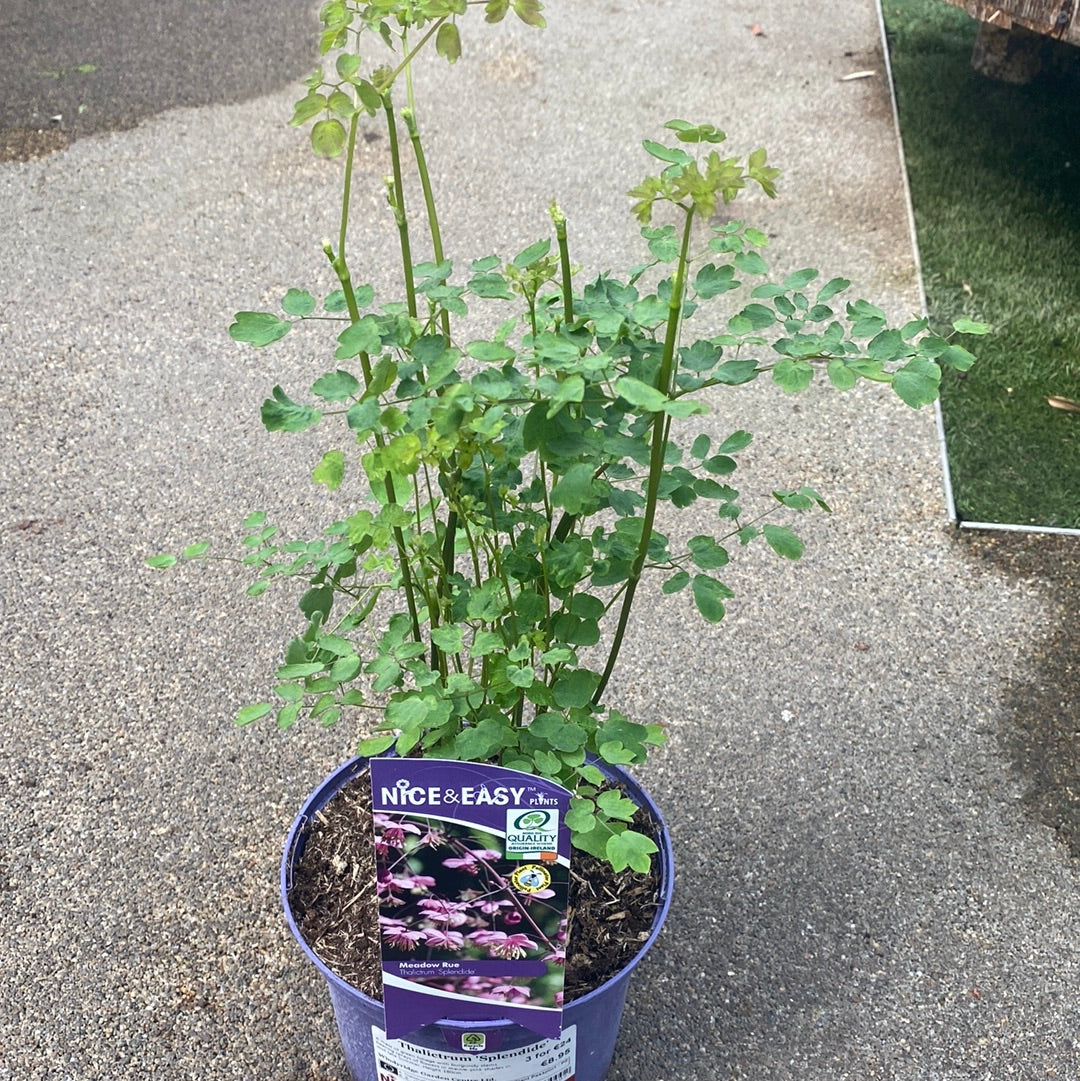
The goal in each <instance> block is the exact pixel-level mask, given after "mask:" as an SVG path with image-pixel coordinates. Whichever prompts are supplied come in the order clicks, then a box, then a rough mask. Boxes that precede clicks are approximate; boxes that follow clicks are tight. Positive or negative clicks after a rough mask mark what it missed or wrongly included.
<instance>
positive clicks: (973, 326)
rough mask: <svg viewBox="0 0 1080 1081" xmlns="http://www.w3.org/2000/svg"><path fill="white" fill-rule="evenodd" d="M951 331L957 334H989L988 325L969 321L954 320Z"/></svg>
mask: <svg viewBox="0 0 1080 1081" xmlns="http://www.w3.org/2000/svg"><path fill="white" fill-rule="evenodd" d="M953 330H955V331H956V333H957V334H989V333H990V324H989V323H976V322H974V321H973V320H971V319H956V320H954V321H953Z"/></svg>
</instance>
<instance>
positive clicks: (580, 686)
mask: <svg viewBox="0 0 1080 1081" xmlns="http://www.w3.org/2000/svg"><path fill="white" fill-rule="evenodd" d="M599 682H600V677H599V676H598V675H597V674H596V673H595V672H590V671H589V670H588V669H586V668H574V669H571V670H570V671H565V670H564V671H563V672H562V673H560V675H559V677H558V679H557V680H556V681H555V686H554V688H553V692H554V697H555V704H556V705H557V706H558V707H559V708H560V709H569V708H570V707H572V706H587V705H588V704H589V703H590V702H591V701H592V696H593V694H594V693H595V691H596V688H597V685H598V684H599Z"/></svg>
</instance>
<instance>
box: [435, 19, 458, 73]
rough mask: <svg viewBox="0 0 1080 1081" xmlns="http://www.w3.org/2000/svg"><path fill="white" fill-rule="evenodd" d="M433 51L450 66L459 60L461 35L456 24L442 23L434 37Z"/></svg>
mask: <svg viewBox="0 0 1080 1081" xmlns="http://www.w3.org/2000/svg"><path fill="white" fill-rule="evenodd" d="M435 51H436V52H437V53H438V54H439V56H441V57H442V58H443V59H444V60H448V61H449V62H450V63H451V64H453V63H456V62H457V61H458V60H460V59H461V35H460V34H459V33H458V28H457V24H456V23H443V24H442V26H440V27H439V32H438V34H437V35H436V36H435Z"/></svg>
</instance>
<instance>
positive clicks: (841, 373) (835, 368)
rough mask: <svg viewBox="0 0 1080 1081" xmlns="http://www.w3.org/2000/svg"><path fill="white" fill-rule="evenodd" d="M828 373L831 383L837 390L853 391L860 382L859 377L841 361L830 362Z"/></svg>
mask: <svg viewBox="0 0 1080 1081" xmlns="http://www.w3.org/2000/svg"><path fill="white" fill-rule="evenodd" d="M827 371H828V373H829V382H831V383H832V385H833V386H834V387H836V389H837V390H851V388H852V387H853V386H855V384H856V383H857V382H858V381H859V377H858V375H856V374H855V372H854V371H853V370H852V369H851V368H849V367H848V366H847V365H846V364H845V363H844V362H843V361H842V360H839V359H837V360H830V361H829V366H828V369H827Z"/></svg>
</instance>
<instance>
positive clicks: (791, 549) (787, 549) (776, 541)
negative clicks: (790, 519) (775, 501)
mask: <svg viewBox="0 0 1080 1081" xmlns="http://www.w3.org/2000/svg"><path fill="white" fill-rule="evenodd" d="M761 532H762V534H763V535H764V537H765V540H766V541H767V542H768V545H769V547H770V548H771V549H772V550H773V551H774V552H775V553H776V554H777V555H778V556H783V557H784V559H799V558H800V557H801V556H802V554H803V549H804V547H805V546H804V545H803V542H802V541H801V540H799V538H798V537H796V536H795V534H794V533H793V532H792V530H791V527H790V526H786V525H772V524H769V525H764V526H762V527H761Z"/></svg>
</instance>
